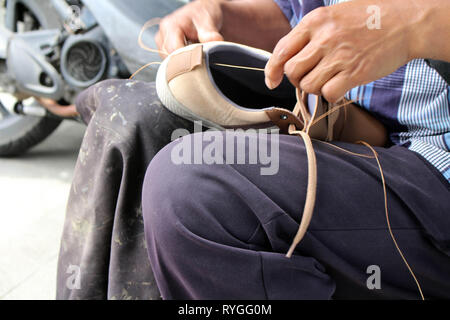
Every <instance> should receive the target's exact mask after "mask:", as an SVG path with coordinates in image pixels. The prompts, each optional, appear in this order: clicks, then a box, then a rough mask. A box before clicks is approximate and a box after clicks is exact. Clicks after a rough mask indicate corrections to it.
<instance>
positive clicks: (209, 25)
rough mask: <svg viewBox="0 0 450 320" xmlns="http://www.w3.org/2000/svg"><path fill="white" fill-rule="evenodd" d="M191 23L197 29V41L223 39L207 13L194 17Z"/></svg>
mask: <svg viewBox="0 0 450 320" xmlns="http://www.w3.org/2000/svg"><path fill="white" fill-rule="evenodd" d="M193 23H194V26H195V29H196V30H197V38H198V41H199V42H202V43H203V42H210V41H223V40H224V39H223V36H222V35H221V34H220V32H219V30H218V29H217V27H216V25H215V23H214V21H213V20H212V18H211V17H210V16H209V15H206V16H202V17H198V18H194V19H193Z"/></svg>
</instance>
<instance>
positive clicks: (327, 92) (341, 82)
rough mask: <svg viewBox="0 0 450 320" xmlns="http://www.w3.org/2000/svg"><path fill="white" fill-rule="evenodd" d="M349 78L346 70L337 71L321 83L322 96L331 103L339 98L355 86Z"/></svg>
mask: <svg viewBox="0 0 450 320" xmlns="http://www.w3.org/2000/svg"><path fill="white" fill-rule="evenodd" d="M351 79H352V77H350V76H349V75H348V73H347V72H345V71H342V72H339V73H338V74H337V75H335V76H334V77H333V78H332V79H331V80H329V81H328V82H327V83H325V84H324V85H323V87H322V89H321V92H322V96H323V97H324V98H325V99H326V100H327V101H328V102H331V103H335V102H337V101H339V100H341V99H342V98H343V97H344V96H345V94H346V93H347V92H348V91H350V90H351V89H352V88H354V87H356V86H357V84H356V83H355V82H354V81H352V80H351Z"/></svg>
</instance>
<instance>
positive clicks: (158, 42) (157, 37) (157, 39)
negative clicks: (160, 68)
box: [155, 31, 167, 59]
mask: <svg viewBox="0 0 450 320" xmlns="http://www.w3.org/2000/svg"><path fill="white" fill-rule="evenodd" d="M155 43H156V47H157V48H158V51H160V53H159V56H160V57H161V59H165V58H166V57H167V55H166V54H164V53H163V52H165V51H164V49H163V43H162V40H161V32H160V31H158V32H157V33H156V35H155Z"/></svg>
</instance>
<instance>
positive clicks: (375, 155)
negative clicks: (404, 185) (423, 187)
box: [357, 141, 425, 300]
mask: <svg viewBox="0 0 450 320" xmlns="http://www.w3.org/2000/svg"><path fill="white" fill-rule="evenodd" d="M357 143H359V144H363V145H365V146H366V147H367V148H369V149H370V150H371V151H372V152H373V155H374V157H375V159H376V160H377V164H378V168H379V170H380V176H381V181H382V183H383V194H384V211H385V215H386V222H387V225H388V229H389V234H390V235H391V238H392V241H393V242H394V245H395V247H396V248H397V251H398V253H399V254H400V256H401V257H402V260H403V262H404V263H405V265H406V267H407V268H408V271H409V273H410V274H411V276H412V277H413V279H414V281H415V283H416V286H417V289H418V290H419V293H420V297H421V299H422V300H425V296H424V295H423V292H422V287H421V286H420V283H419V281H418V280H417V277H416V275H415V273H414V271H413V270H412V268H411V266H410V265H409V263H408V261H407V260H406V258H405V255H404V254H403V252H402V250H401V249H400V247H399V245H398V243H397V240H396V238H395V236H394V233H393V231H392V228H391V221H390V219H389V209H388V201H387V191H386V180H385V178H384V173H383V168H382V167H381V163H380V159H379V157H378V154H377V152H376V151H375V149H374V148H373V147H372V146H371V145H369V144H368V143H366V142H364V141H358V142H357Z"/></svg>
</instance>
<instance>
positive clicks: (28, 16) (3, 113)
mask: <svg viewBox="0 0 450 320" xmlns="http://www.w3.org/2000/svg"><path fill="white" fill-rule="evenodd" d="M17 3H18V8H19V9H20V14H16V16H17V19H15V20H16V21H13V25H14V26H11V25H10V26H9V27H10V29H11V27H12V28H13V29H14V30H12V31H15V32H21V31H23V32H26V31H31V30H38V29H51V28H60V27H61V26H62V23H61V22H60V21H59V19H58V14H57V13H56V11H55V10H54V9H53V7H52V6H51V2H50V1H48V0H18V1H17ZM11 98H13V97H12V96H11ZM61 121H62V120H59V119H54V118H48V117H34V116H28V115H26V116H22V115H17V114H16V113H14V111H13V110H11V109H8V108H6V107H5V106H4V105H3V104H2V103H1V102H0V157H12V156H17V155H20V154H23V153H24V152H26V151H27V150H29V149H30V148H31V147H33V146H35V145H37V144H38V143H40V142H41V141H43V140H44V139H46V138H47V137H48V136H49V135H50V134H51V133H52V132H53V131H55V130H56V128H57V127H58V126H59V124H60V123H61Z"/></svg>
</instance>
